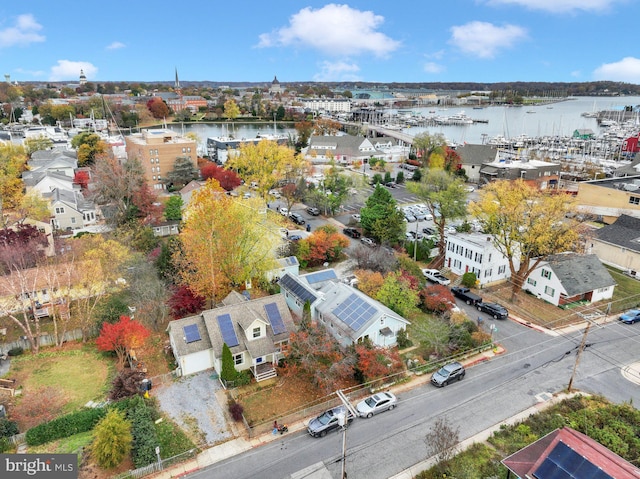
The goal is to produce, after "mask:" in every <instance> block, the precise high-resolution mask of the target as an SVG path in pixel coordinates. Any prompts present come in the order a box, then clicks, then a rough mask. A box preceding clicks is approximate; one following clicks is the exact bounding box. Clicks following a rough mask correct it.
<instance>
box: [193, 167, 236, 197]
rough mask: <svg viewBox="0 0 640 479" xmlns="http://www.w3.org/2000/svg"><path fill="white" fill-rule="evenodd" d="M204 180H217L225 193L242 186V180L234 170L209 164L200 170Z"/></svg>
mask: <svg viewBox="0 0 640 479" xmlns="http://www.w3.org/2000/svg"><path fill="white" fill-rule="evenodd" d="M200 175H201V176H202V178H203V179H205V180H208V179H211V178H213V179H215V180H217V181H218V183H220V186H221V187H222V188H223V189H224V190H225V191H231V190H233V189H235V188H237V187H238V186H240V185H241V184H242V178H240V177H239V176H238V175H237V173H236V172H235V171H233V170H230V169H227V168H224V167H222V166H218V165H216V164H215V163H207V164H206V165H204V166H203V167H202V168H200Z"/></svg>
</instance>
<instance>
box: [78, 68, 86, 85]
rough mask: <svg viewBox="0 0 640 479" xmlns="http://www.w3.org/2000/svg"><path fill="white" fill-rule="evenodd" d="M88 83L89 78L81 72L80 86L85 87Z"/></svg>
mask: <svg viewBox="0 0 640 479" xmlns="http://www.w3.org/2000/svg"><path fill="white" fill-rule="evenodd" d="M85 83H87V77H86V76H85V74H84V71H83V70H80V85H84V84H85Z"/></svg>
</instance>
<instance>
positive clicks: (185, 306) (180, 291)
mask: <svg viewBox="0 0 640 479" xmlns="http://www.w3.org/2000/svg"><path fill="white" fill-rule="evenodd" d="M205 303H206V299H205V298H203V297H202V296H200V295H197V294H194V293H193V291H191V290H190V289H189V287H188V286H179V287H178V288H176V289H175V290H174V291H173V294H172V295H171V297H170V298H169V300H168V301H167V304H168V305H169V309H170V310H171V316H173V318H174V319H179V318H184V317H185V316H188V315H190V314H194V313H198V312H199V311H202V310H203V309H204V306H205Z"/></svg>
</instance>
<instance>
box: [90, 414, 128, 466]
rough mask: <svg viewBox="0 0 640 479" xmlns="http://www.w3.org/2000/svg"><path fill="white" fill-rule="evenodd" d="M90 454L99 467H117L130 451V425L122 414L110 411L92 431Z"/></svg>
mask: <svg viewBox="0 0 640 479" xmlns="http://www.w3.org/2000/svg"><path fill="white" fill-rule="evenodd" d="M94 435H95V439H94V441H93V446H92V448H91V453H92V454H93V457H94V459H95V460H96V462H97V463H98V465H99V466H100V467H104V468H107V469H110V468H112V467H115V466H117V465H118V464H120V463H121V462H122V460H123V459H124V458H125V457H126V456H127V454H129V451H131V442H132V436H131V423H129V421H127V420H126V419H125V418H124V414H123V413H122V412H120V411H118V410H117V409H112V410H111V411H109V412H108V413H107V415H106V416H105V417H104V418H102V420H100V422H99V423H98V424H97V425H96V427H95V429H94Z"/></svg>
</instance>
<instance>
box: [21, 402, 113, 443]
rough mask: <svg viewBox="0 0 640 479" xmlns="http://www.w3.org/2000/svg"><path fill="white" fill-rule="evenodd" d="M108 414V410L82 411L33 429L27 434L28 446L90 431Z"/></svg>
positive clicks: (93, 409)
mask: <svg viewBox="0 0 640 479" xmlns="http://www.w3.org/2000/svg"><path fill="white" fill-rule="evenodd" d="M106 414H107V408H92V409H81V410H79V411H76V412H73V413H71V414H67V415H65V416H61V417H59V418H57V419H54V420H53V421H49V422H46V423H44V424H40V425H38V426H35V427H32V428H31V429H29V430H28V431H27V434H26V441H27V444H28V445H29V446H39V445H41V444H45V443H47V442H50V441H55V440H56V439H62V438H65V437H69V436H72V435H74V434H78V433H80V432H86V431H90V430H91V429H93V428H94V426H95V425H96V424H97V423H98V421H100V419H102V418H103V417H104V416H105V415H106Z"/></svg>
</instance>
